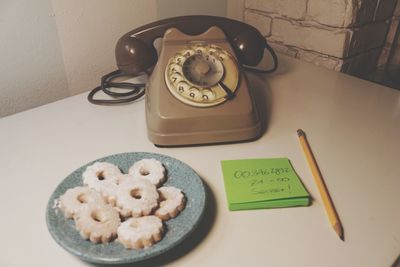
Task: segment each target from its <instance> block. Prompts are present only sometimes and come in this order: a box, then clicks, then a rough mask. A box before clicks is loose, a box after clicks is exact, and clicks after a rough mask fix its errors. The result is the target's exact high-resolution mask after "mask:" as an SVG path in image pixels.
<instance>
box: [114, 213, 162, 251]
mask: <svg viewBox="0 0 400 267" xmlns="http://www.w3.org/2000/svg"><path fill="white" fill-rule="evenodd" d="M117 232H118V241H119V242H120V243H121V244H122V245H123V246H124V247H125V248H129V249H141V248H148V247H150V246H152V245H153V244H154V243H156V242H158V241H160V240H161V238H162V234H163V232H164V227H163V223H162V221H161V219H160V218H158V217H157V216H154V215H151V216H145V217H139V218H130V219H128V220H126V221H124V222H123V223H121V225H120V226H119V227H118V230H117Z"/></svg>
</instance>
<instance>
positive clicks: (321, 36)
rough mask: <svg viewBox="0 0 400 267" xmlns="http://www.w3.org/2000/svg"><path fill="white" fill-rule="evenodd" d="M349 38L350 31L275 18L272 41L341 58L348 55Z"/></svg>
mask: <svg viewBox="0 0 400 267" xmlns="http://www.w3.org/2000/svg"><path fill="white" fill-rule="evenodd" d="M349 37H350V31H348V30H343V29H338V30H327V29H323V28H316V27H311V26H305V25H301V24H298V23H293V22H291V21H288V20H285V19H279V18H275V19H274V20H273V23H272V34H271V37H270V39H271V40H273V41H274V42H280V43H283V44H285V45H289V46H296V47H299V48H302V49H305V50H312V51H316V52H319V53H322V54H327V55H331V56H335V57H339V58H340V57H344V56H345V55H346V54H347V47H346V44H347V43H348V42H347V40H348V38H349Z"/></svg>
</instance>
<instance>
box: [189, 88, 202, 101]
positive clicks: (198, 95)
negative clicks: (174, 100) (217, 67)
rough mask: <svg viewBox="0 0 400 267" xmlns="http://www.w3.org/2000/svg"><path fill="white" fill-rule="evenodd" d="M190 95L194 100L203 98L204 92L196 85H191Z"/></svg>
mask: <svg viewBox="0 0 400 267" xmlns="http://www.w3.org/2000/svg"><path fill="white" fill-rule="evenodd" d="M189 97H190V98H191V99H193V100H197V101H199V100H201V97H202V94H201V93H200V90H199V89H198V88H196V87H191V88H190V89H189Z"/></svg>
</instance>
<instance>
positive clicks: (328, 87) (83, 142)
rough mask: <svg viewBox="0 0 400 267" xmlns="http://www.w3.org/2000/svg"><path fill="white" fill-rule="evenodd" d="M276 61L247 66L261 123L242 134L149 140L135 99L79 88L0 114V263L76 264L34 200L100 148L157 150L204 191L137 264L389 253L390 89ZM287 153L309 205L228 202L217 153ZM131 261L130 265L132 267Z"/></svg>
mask: <svg viewBox="0 0 400 267" xmlns="http://www.w3.org/2000/svg"><path fill="white" fill-rule="evenodd" d="M280 61H281V62H280V63H281V65H280V68H279V71H278V72H277V73H275V74H273V75H270V76H267V77H264V78H263V77H259V76H255V75H249V77H250V81H251V85H252V87H253V88H254V90H255V91H256V92H257V95H258V102H259V104H260V102H261V103H264V104H265V105H263V107H262V108H261V112H262V113H263V119H264V121H266V122H267V130H266V132H265V133H264V134H263V136H262V137H261V138H260V139H259V140H257V141H254V142H249V143H239V144H228V145H218V146H200V147H184V148H157V147H155V146H154V145H153V144H151V143H150V142H149V141H148V139H147V137H146V125H145V118H144V101H140V102H138V103H135V104H130V105H124V106H118V107H104V106H95V105H92V104H89V103H88V102H87V100H86V94H81V95H77V96H74V97H70V98H67V99H64V100H61V101H58V102H55V103H51V104H48V105H45V106H42V107H39V108H35V109H32V110H29V111H26V112H22V113H20V114H16V115H13V116H9V117H5V118H3V119H1V120H0V137H1V138H0V170H1V181H2V185H1V187H0V203H1V204H0V205H1V211H2V215H1V220H0V226H1V228H0V229H1V230H2V231H1V232H2V242H1V243H0V249H1V250H0V251H1V252H0V266H7V267H10V266H88V265H90V264H88V263H85V262H82V261H80V260H79V259H78V258H76V257H75V256H73V255H70V254H69V253H68V252H66V251H65V250H64V249H62V248H61V247H60V246H58V245H57V244H56V242H55V241H54V240H53V239H52V237H51V236H50V234H49V232H48V231H47V228H46V223H45V210H46V204H47V201H48V198H49V197H50V195H51V193H52V192H53V190H54V189H55V187H56V186H57V185H58V184H59V183H60V182H61V181H62V180H63V179H64V178H65V177H66V176H67V175H68V174H69V173H71V172H72V171H74V170H75V169H77V168H78V167H80V166H81V165H83V164H86V163H87V162H89V161H92V160H94V159H97V158H100V157H103V156H107V155H110V154H115V153H121V152H132V151H147V152H156V153H162V154H166V155H169V156H172V157H175V158H177V159H180V160H182V161H184V162H185V163H187V164H189V165H190V166H191V167H192V168H193V169H195V170H196V171H197V172H198V173H199V175H200V176H201V177H202V178H203V179H204V181H205V183H206V184H207V185H208V187H209V188H210V191H211V192H212V197H211V198H210V199H209V205H208V209H207V214H206V216H205V220H204V222H203V223H202V224H201V225H200V228H199V229H197V231H196V232H195V233H194V234H193V235H192V236H190V238H189V239H188V240H187V241H185V243H184V245H181V246H179V247H178V248H177V249H173V250H171V251H170V252H167V253H166V254H164V255H162V256H160V257H158V258H156V259H154V260H150V261H146V262H142V263H140V264H138V266H141V265H143V266H148V265H171V266H390V265H391V264H392V263H393V262H394V261H395V260H396V259H397V257H398V256H399V255H400V207H399V204H400V193H399V191H400V92H399V91H396V90H393V89H390V88H387V87H383V86H379V85H376V84H373V83H370V82H367V81H363V80H360V79H357V78H354V77H350V76H347V75H344V74H341V73H336V72H331V71H328V70H325V69H322V68H319V67H317V66H313V65H310V64H308V63H304V62H300V61H297V60H295V59H291V58H287V57H285V56H282V55H281V56H280ZM298 128H302V129H303V130H305V131H306V133H307V136H308V140H309V142H310V144H311V146H312V148H313V151H314V154H315V157H316V159H317V161H318V163H319V166H320V168H321V171H322V174H323V176H324V179H325V181H326V184H327V186H328V188H329V191H330V193H331V196H332V198H333V200H334V203H335V206H336V208H337V211H338V213H339V216H340V218H341V220H342V223H343V226H344V229H345V242H342V241H341V240H340V239H339V238H338V237H337V236H336V233H335V232H334V231H333V230H332V228H331V226H330V225H329V223H328V220H327V217H326V215H325V211H324V208H323V206H322V203H321V199H320V196H319V193H318V191H317V189H316V185H315V183H314V181H313V178H312V176H311V173H310V170H309V169H308V167H307V163H306V161H305V158H304V156H303V152H302V150H301V149H300V145H299V143H298V139H297V135H296V130H297V129H298ZM262 157H265V158H268V157H288V158H289V159H290V160H291V162H292V164H293V166H294V168H295V170H296V171H297V173H298V174H299V176H300V178H301V179H302V181H303V183H304V185H305V186H306V188H307V190H308V191H309V192H310V193H311V195H312V197H313V198H314V201H313V204H312V205H311V206H310V207H301V208H287V209H272V210H253V211H238V212H229V211H228V209H227V202H226V195H225V190H224V185H223V179H222V174H221V169H220V160H222V159H239V158H262ZM135 266H136V265H135Z"/></svg>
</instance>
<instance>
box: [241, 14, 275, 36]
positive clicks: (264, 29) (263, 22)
mask: <svg viewBox="0 0 400 267" xmlns="http://www.w3.org/2000/svg"><path fill="white" fill-rule="evenodd" d="M244 20H245V22H246V23H248V24H250V25H252V26H254V27H256V28H257V30H259V31H260V33H261V34H262V35H263V36H264V37H265V36H270V35H271V23H272V18H271V17H268V16H265V15H261V14H259V13H255V12H253V11H249V10H246V11H245V13H244Z"/></svg>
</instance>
